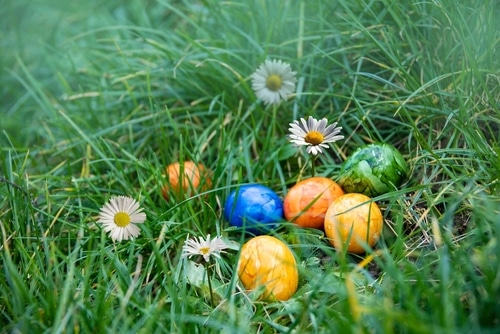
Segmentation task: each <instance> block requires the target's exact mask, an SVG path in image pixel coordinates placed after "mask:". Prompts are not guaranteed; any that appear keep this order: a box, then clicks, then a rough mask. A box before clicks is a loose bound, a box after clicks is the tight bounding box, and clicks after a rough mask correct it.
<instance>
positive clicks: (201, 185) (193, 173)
mask: <svg viewBox="0 0 500 334" xmlns="http://www.w3.org/2000/svg"><path fill="white" fill-rule="evenodd" d="M165 172H166V178H167V182H166V183H165V184H164V185H163V187H162V189H161V191H162V195H163V197H164V198H165V199H166V200H168V199H169V197H170V196H171V195H174V197H176V198H178V199H184V198H187V197H189V196H193V195H195V194H198V193H200V192H203V191H206V190H208V189H209V188H210V186H211V185H212V180H211V179H210V174H211V173H210V170H208V169H206V168H205V166H204V165H203V164H201V163H198V164H196V163H194V162H193V161H184V163H179V162H175V163H172V164H170V165H168V166H167V168H166V169H165Z"/></svg>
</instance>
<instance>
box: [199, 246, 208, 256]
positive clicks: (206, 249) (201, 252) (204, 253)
mask: <svg viewBox="0 0 500 334" xmlns="http://www.w3.org/2000/svg"><path fill="white" fill-rule="evenodd" d="M208 253H210V247H201V248H200V254H202V255H207V254H208Z"/></svg>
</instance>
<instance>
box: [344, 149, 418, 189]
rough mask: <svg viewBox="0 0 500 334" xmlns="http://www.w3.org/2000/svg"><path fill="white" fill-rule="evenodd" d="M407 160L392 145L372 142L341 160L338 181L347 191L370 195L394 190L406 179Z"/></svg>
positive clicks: (407, 170)
mask: <svg viewBox="0 0 500 334" xmlns="http://www.w3.org/2000/svg"><path fill="white" fill-rule="evenodd" d="M408 172H409V168H408V164H407V162H406V161H405V159H404V158H403V155H402V154H401V153H400V152H399V151H398V150H397V149H396V148H395V147H394V146H392V145H389V144H385V143H374V144H370V145H366V146H363V147H360V148H358V149H357V150H356V151H355V152H354V153H353V154H352V155H351V156H350V157H349V158H347V160H346V161H345V162H344V163H343V165H342V167H341V170H340V173H339V174H340V178H339V180H338V183H339V184H340V185H341V187H342V189H344V191H345V192H346V193H360V194H365V195H367V196H370V197H375V196H379V195H382V194H385V193H387V192H389V191H393V190H397V189H398V187H399V186H400V185H401V184H402V183H403V182H405V181H406V180H407V179H408Z"/></svg>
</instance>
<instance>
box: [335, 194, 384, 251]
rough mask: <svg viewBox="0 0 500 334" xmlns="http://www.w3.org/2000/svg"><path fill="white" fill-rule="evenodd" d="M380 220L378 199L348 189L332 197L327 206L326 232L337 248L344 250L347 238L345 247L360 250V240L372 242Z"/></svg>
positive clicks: (379, 229)
mask: <svg viewBox="0 0 500 334" xmlns="http://www.w3.org/2000/svg"><path fill="white" fill-rule="evenodd" d="M383 224H384V219H383V217H382V212H381V211H380V209H379V207H378V205H377V203H375V202H373V201H371V198H370V197H368V196H366V195H363V194H356V193H350V194H345V195H342V196H340V197H339V198H337V199H336V200H334V201H333V202H332V204H331V205H330V207H329V208H328V210H327V212H326V216H325V234H326V236H327V237H328V238H329V241H330V243H331V244H332V245H333V246H334V247H335V248H336V249H338V250H343V248H344V246H345V244H346V242H347V240H349V243H348V245H347V251H348V252H351V253H356V254H361V253H364V252H365V249H364V248H363V246H362V245H363V244H368V245H370V247H373V245H375V243H376V242H377V240H378V239H379V237H380V234H381V233H382V227H383ZM351 231H352V232H351ZM351 233H352V234H351Z"/></svg>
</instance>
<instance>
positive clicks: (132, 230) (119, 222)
mask: <svg viewBox="0 0 500 334" xmlns="http://www.w3.org/2000/svg"><path fill="white" fill-rule="evenodd" d="M142 211H143V209H142V208H141V207H140V206H139V203H138V202H137V201H136V200H134V199H133V198H130V197H127V196H114V197H112V198H111V199H110V200H109V201H108V203H106V204H105V205H104V206H103V207H102V208H101V212H100V213H99V219H98V220H97V223H99V224H101V225H102V226H103V229H104V231H105V232H106V233H109V236H110V237H111V239H113V241H118V242H120V241H122V240H129V239H132V238H135V237H137V236H138V235H139V234H140V233H141V230H140V229H139V228H138V227H137V226H136V225H135V224H142V223H144V221H145V220H146V218H147V217H146V214H145V213H144V212H142Z"/></svg>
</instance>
